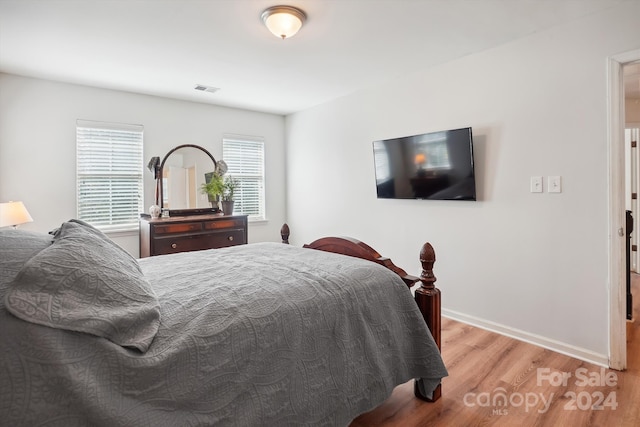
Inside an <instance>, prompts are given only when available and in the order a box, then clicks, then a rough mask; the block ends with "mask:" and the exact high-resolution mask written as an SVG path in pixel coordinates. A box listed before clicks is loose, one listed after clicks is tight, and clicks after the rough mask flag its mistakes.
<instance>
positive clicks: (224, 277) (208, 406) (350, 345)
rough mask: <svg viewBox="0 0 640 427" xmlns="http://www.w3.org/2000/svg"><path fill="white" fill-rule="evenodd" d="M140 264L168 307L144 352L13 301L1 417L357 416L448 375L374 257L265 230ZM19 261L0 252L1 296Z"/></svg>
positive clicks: (1, 345) (1, 350) (209, 420)
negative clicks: (247, 240)
mask: <svg viewBox="0 0 640 427" xmlns="http://www.w3.org/2000/svg"><path fill="white" fill-rule="evenodd" d="M18 252H20V251H18ZM23 252H25V251H23ZM27 252H28V251H27ZM15 253H16V252H15V251H11V253H9V252H8V251H7V250H5V251H4V252H0V256H2V257H7V256H18V255H15ZM19 255H20V254H19ZM20 256H24V253H21V255H20ZM139 265H140V269H141V271H142V273H143V274H144V277H145V278H146V280H148V283H149V284H150V285H151V287H152V289H153V292H155V294H156V296H157V301H158V303H159V311H160V322H159V327H158V329H157V334H156V335H155V337H154V338H153V341H152V342H151V344H150V345H149V347H148V349H147V350H146V351H144V352H143V351H140V350H139V349H137V348H132V347H127V346H122V345H118V344H117V343H115V342H113V341H111V340H110V339H106V338H104V337H98V336H95V335H91V334H89V333H84V332H75V331H69V330H64V329H54V328H53V327H49V326H43V325H38V324H35V323H31V322H27V321H24V320H21V319H19V318H17V317H15V316H14V315H13V314H11V313H9V312H8V311H7V309H6V307H5V306H4V305H3V302H0V414H1V415H0V425H3V426H4V425H6V426H75V425H78V426H80V425H82V426H94V425H95V426H196V425H202V426H205V425H207V426H208V425H223V426H287V425H291V426H302V425H314V426H316V425H331V426H344V425H348V423H349V422H350V421H351V420H352V419H353V418H354V417H355V416H357V415H358V414H360V413H362V412H365V411H367V410H370V409H372V408H373V407H375V406H377V405H378V404H380V403H381V402H382V401H383V400H384V399H386V398H387V397H388V396H389V394H390V393H391V391H392V389H393V388H394V387H395V386H396V385H398V384H401V383H404V382H406V381H408V380H410V379H412V378H424V379H426V381H425V386H426V387H433V386H434V385H435V384H437V383H438V382H439V381H440V379H441V378H442V377H443V376H445V375H446V370H445V368H444V365H443V363H442V360H441V358H440V355H439V353H438V351H437V348H436V346H435V344H434V342H433V339H432V338H431V335H430V334H429V332H428V329H427V328H426V326H425V324H424V321H423V320H422V318H421V315H420V313H419V311H418V310H417V308H416V304H415V302H414V301H413V299H412V297H411V294H410V292H409V290H408V289H407V288H406V286H405V285H404V284H403V283H402V281H401V280H400V279H399V278H398V277H397V276H396V275H395V274H393V273H392V272H390V271H388V270H387V269H385V268H383V267H381V266H378V265H376V264H373V263H370V262H368V261H364V260H359V259H355V258H349V257H345V256H341V255H335V254H330V253H324V252H320V251H315V250H311V249H302V248H296V247H291V246H287V245H282V244H275V243H273V244H271V243H261V244H251V245H244V246H236V247H232V248H227V249H219V250H209V251H200V252H192V253H182V254H175V255H166V256H159V257H153V258H147V259H142V260H140V261H139ZM19 266H20V265H19V263H18V264H16V263H13V264H11V263H9V262H8V261H7V260H6V259H3V260H2V261H0V268H2V272H1V273H2V275H3V277H2V279H3V282H2V283H3V284H2V286H0V297H1V298H0V301H4V300H5V298H4V293H5V292H7V288H10V287H11V280H13V277H14V276H15V275H16V271H15V270H17V269H18V267H19ZM7 282H8V283H7Z"/></svg>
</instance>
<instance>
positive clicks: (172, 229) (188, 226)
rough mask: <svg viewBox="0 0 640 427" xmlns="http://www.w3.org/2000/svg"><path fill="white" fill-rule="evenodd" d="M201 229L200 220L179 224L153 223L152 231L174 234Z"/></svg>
mask: <svg viewBox="0 0 640 427" xmlns="http://www.w3.org/2000/svg"><path fill="white" fill-rule="evenodd" d="M200 230H202V223H201V222H184V223H181V224H163V225H155V226H154V227H153V231H154V232H155V233H156V234H176V233H189V232H192V231H200Z"/></svg>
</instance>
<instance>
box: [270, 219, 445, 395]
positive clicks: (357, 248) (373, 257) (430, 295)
mask: <svg viewBox="0 0 640 427" xmlns="http://www.w3.org/2000/svg"><path fill="white" fill-rule="evenodd" d="M280 236H281V237H282V243H289V226H288V225H287V224H284V225H283V226H282V228H281V229H280ZM303 247H304V248H310V249H316V250H321V251H325V252H334V253H337V254H342V255H348V256H352V257H356V258H362V259H366V260H369V261H372V262H375V263H377V264H380V265H382V266H383V267H386V268H388V269H389V270H391V271H393V272H395V273H396V274H397V275H398V276H400V278H401V279H402V280H403V281H404V283H405V284H406V285H407V286H408V287H409V288H412V287H413V286H414V285H415V284H416V283H418V282H420V287H419V288H418V289H416V291H415V300H416V304H417V305H418V309H419V310H420V313H422V318H423V319H424V321H425V323H426V324H427V327H428V328H429V331H431V335H432V336H433V340H434V341H435V342H436V345H437V346H438V350H440V349H441V346H440V344H441V343H440V341H441V338H440V332H441V323H440V290H439V289H438V288H436V287H435V285H434V283H435V282H436V276H435V275H434V274H433V264H434V263H435V262H436V252H435V251H434V250H433V246H431V244H430V243H429V242H427V243H425V244H424V245H422V249H421V250H420V264H422V273H421V274H420V277H415V276H411V275H409V274H407V273H406V271H404V270H403V269H401V268H400V267H398V266H396V265H395V264H394V263H393V262H391V260H390V259H389V258H386V257H383V256H381V255H380V254H379V253H378V252H377V251H376V250H375V249H373V248H372V247H370V246H368V245H367V244H365V243H363V242H361V241H359V240H356V239H352V238H349V237H323V238H321V239H318V240H315V241H313V242H311V243H309V244H308V245H303ZM441 393H442V390H441V384H439V385H438V387H436V389H435V390H434V391H433V394H432V395H431V396H426V395H424V394H423V393H421V392H420V388H419V386H418V381H417V380H416V381H414V394H415V395H416V397H418V398H420V399H422V400H426V401H428V402H435V401H436V400H438V399H439V398H440V396H441Z"/></svg>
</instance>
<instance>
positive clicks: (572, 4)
mask: <svg viewBox="0 0 640 427" xmlns="http://www.w3.org/2000/svg"><path fill="white" fill-rule="evenodd" d="M625 1H629V0H553V1H552V0H128V1H125V0H0V71H3V72H7V73H12V74H20V75H26V76H32V77H38V78H45V79H51V80H59V81H65V82H72V83H79V84H85V85H91V86H98V87H104V88H110V89H119V90H125V91H131V92H137V93H144V94H150V95H158V96H164V97H170V98H177V99H185V100H190V101H198V102H205V103H211V104H218V105H224V106H231V107H239V108H245V109H250V110H258V111H266V112H272V113H277V114H287V113H291V112H295V111H300V110H303V109H306V108H309V107H312V106H314V105H318V104H321V103H324V102H327V101H329V100H331V99H335V98H337V97H340V96H343V95H346V94H348V93H351V92H354V91H356V90H358V89H361V88H364V87H369V86H373V85H378V84H382V83H383V82H384V81H385V80H388V79H392V78H396V77H398V76H402V75H403V74H406V73H410V72H412V71H415V70H420V69H424V68H426V67H431V66H434V65H435V64H440V63H443V62H446V61H450V60H452V59H455V58H459V57H462V56H464V55H469V54H472V53H474V52H478V51H481V50H484V49H488V48H491V47H494V46H497V45H500V44H503V43H507V42H509V41H511V40H514V39H517V38H520V37H523V36H526V35H528V34H531V33H534V32H537V31H540V30H542V29H545V28H548V27H551V26H554V25H558V24H561V23H564V22H567V21H570V20H574V19H578V18H580V17H582V16H585V15H588V14H591V13H594V12H597V11H600V10H603V9H606V8H610V7H613V6H615V5H617V4H619V3H623V2H625ZM631 1H635V0H631ZM277 4H286V5H290V6H297V7H299V8H301V9H303V10H304V11H305V12H306V14H307V16H308V20H307V22H306V23H305V25H304V26H303V28H302V29H301V30H300V32H299V33H298V34H297V35H296V36H295V37H293V38H291V39H288V40H280V39H277V38H276V37H275V36H273V35H272V34H271V33H270V32H269V31H268V30H267V29H266V28H265V27H264V26H263V24H262V21H261V20H260V14H261V12H262V11H263V10H264V9H266V8H267V7H269V6H273V5H277ZM639 81H640V79H639ZM198 84H200V85H208V86H214V87H217V88H220V90H219V91H218V92H216V93H206V92H199V91H196V90H194V86H195V85H198ZM639 86H640V85H639Z"/></svg>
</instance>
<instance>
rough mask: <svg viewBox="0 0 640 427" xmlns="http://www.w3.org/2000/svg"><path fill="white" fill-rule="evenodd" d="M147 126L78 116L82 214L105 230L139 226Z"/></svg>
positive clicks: (129, 228) (77, 149)
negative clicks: (143, 146)
mask: <svg viewBox="0 0 640 427" xmlns="http://www.w3.org/2000/svg"><path fill="white" fill-rule="evenodd" d="M142 140H143V127H142V126H139V125H126V124H112V123H101V122H89V121H85V120H78V121H77V124H76V157H77V169H76V176H77V204H78V207H77V208H78V218H79V219H81V220H84V221H87V222H88V223H90V224H92V225H94V226H96V227H98V228H100V229H102V230H104V231H116V230H118V231H120V230H131V229H135V228H137V226H138V215H139V213H140V212H142V211H143V204H142V192H143V190H142V185H143V184H142V173H143V161H142Z"/></svg>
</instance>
